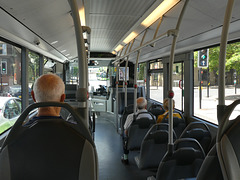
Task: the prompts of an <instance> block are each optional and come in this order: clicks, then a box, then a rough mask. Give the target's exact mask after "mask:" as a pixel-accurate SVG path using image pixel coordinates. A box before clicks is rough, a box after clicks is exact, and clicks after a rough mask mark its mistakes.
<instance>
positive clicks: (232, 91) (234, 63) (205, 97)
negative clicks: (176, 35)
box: [194, 42, 240, 124]
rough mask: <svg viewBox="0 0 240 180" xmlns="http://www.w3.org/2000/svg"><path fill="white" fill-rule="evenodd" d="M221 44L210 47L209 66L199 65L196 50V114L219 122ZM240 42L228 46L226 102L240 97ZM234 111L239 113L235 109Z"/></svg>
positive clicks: (216, 122) (228, 102)
mask: <svg viewBox="0 0 240 180" xmlns="http://www.w3.org/2000/svg"><path fill="white" fill-rule="evenodd" d="M219 51H220V48H219V46H217V47H213V48H209V64H208V67H205V68H201V67H199V66H198V52H197V51H196V52H194V59H195V62H194V115H195V116H197V117H200V118H203V119H205V120H208V121H210V122H212V123H215V124H218V121H217V105H218V61H219ZM239 77H240V43H239V42H237V43H232V44H228V46H227V53H226V72H225V83H226V87H225V104H226V105H229V104H231V103H232V102H233V101H234V100H236V99H239V95H240V88H239V87H240V86H239V83H240V82H239ZM233 113H239V110H235V111H234V112H233Z"/></svg>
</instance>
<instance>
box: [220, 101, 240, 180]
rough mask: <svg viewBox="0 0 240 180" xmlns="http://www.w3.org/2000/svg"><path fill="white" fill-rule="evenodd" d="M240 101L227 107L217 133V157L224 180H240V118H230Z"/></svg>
mask: <svg viewBox="0 0 240 180" xmlns="http://www.w3.org/2000/svg"><path fill="white" fill-rule="evenodd" d="M239 104H240V100H236V101H234V102H233V103H232V104H231V105H229V106H227V107H226V109H225V111H224V116H223V118H222V119H221V121H220V124H219V129H218V133H217V143H216V149H217V155H218V159H219V163H220V167H221V171H222V174H223V177H224V179H240V141H239V131H240V116H238V117H236V118H235V119H233V120H230V116H231V114H232V112H233V111H234V109H235V108H236V106H238V107H239Z"/></svg>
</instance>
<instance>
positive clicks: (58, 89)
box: [31, 74, 65, 116]
mask: <svg viewBox="0 0 240 180" xmlns="http://www.w3.org/2000/svg"><path fill="white" fill-rule="evenodd" d="M64 92H65V85H64V83H63V81H62V79H61V78H60V77H58V76H57V75H55V74H44V75H42V76H40V77H39V78H38V79H37V80H36V81H35V83H34V85H33V91H32V92H31V94H32V97H33V100H34V102H49V101H57V102H64V99H65V93H64ZM60 110H61V108H60V107H44V108H39V110H38V116H59V114H60Z"/></svg>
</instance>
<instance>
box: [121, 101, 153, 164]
mask: <svg viewBox="0 0 240 180" xmlns="http://www.w3.org/2000/svg"><path fill="white" fill-rule="evenodd" d="M137 109H138V110H137V112H136V115H137V117H136V120H138V119H140V118H148V119H150V120H155V119H156V117H155V116H151V115H150V114H149V113H148V111H147V100H146V99H145V98H144V97H139V98H138V99H137ZM139 113H141V114H139ZM138 114H139V115H138ZM152 117H154V119H153V118H152ZM133 118H134V113H132V114H129V115H128V116H127V119H126V121H125V124H124V138H123V152H124V154H123V156H122V157H121V161H122V163H124V164H128V153H129V150H128V149H127V143H128V142H127V136H128V128H129V127H130V126H131V124H132V122H133Z"/></svg>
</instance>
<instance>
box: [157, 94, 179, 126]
mask: <svg viewBox="0 0 240 180" xmlns="http://www.w3.org/2000/svg"><path fill="white" fill-rule="evenodd" d="M174 107H175V101H174V100H173V109H174ZM163 108H164V109H165V112H164V113H163V114H161V115H159V116H158V119H157V123H160V122H162V120H163V118H164V117H165V116H166V114H167V113H168V98H166V99H164V101H163ZM173 117H177V118H180V119H182V117H181V115H180V114H179V113H173ZM166 118H168V115H167V117H166Z"/></svg>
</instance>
